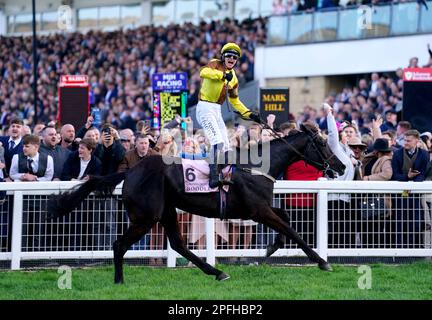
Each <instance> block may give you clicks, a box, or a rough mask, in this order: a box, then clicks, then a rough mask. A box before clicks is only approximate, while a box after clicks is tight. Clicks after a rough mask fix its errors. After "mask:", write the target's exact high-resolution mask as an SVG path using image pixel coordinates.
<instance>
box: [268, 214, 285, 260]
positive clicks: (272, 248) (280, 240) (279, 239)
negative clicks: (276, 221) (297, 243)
mask: <svg viewBox="0 0 432 320" xmlns="http://www.w3.org/2000/svg"><path fill="white" fill-rule="evenodd" d="M271 210H272V211H273V212H274V213H275V214H277V216H278V217H279V218H281V219H282V220H283V221H285V222H286V223H288V224H289V223H290V219H289V216H288V214H287V212H286V211H285V210H283V209H280V208H275V207H271ZM285 241H286V237H285V236H284V235H283V234H282V233H278V234H277V235H276V238H275V241H274V242H273V244H270V245H268V246H267V250H266V257H270V256H271V255H272V254H273V253H275V252H276V251H277V250H278V249H280V248H282V247H283V246H284V244H285Z"/></svg>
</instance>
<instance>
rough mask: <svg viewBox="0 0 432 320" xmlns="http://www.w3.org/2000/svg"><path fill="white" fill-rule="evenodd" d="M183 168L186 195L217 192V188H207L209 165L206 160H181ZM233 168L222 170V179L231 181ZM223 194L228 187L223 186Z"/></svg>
mask: <svg viewBox="0 0 432 320" xmlns="http://www.w3.org/2000/svg"><path fill="white" fill-rule="evenodd" d="M181 160H182V166H183V178H184V184H185V185H184V188H185V192H186V193H210V192H218V191H219V188H210V187H209V173H210V169H209V165H208V163H207V161H206V160H192V159H181ZM232 172H233V167H232V166H231V165H229V166H226V167H225V168H223V169H222V174H223V178H224V179H225V180H231V177H232ZM223 190H224V191H225V192H228V191H229V185H225V186H223Z"/></svg>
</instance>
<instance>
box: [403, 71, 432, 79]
mask: <svg viewBox="0 0 432 320" xmlns="http://www.w3.org/2000/svg"><path fill="white" fill-rule="evenodd" d="M403 80H404V81H418V82H429V81H432V68H406V69H404V73H403Z"/></svg>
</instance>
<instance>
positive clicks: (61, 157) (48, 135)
mask: <svg viewBox="0 0 432 320" xmlns="http://www.w3.org/2000/svg"><path fill="white" fill-rule="evenodd" d="M41 133H42V143H41V146H40V152H41V153H45V154H47V155H50V156H51V157H52V158H53V160H54V180H60V178H61V174H62V171H63V165H64V163H65V162H66V159H67V158H68V157H69V154H70V153H71V151H70V150H69V149H64V148H62V147H61V146H60V145H58V144H57V142H58V141H57V131H56V129H55V128H54V127H45V128H44V129H43V130H42V132H41Z"/></svg>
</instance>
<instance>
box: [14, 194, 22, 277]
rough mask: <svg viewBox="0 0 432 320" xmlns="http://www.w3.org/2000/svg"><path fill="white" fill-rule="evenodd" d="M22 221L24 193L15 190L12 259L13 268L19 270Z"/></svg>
mask: <svg viewBox="0 0 432 320" xmlns="http://www.w3.org/2000/svg"><path fill="white" fill-rule="evenodd" d="M22 221H23V193H22V191H15V192H14V200H13V216H12V261H11V269H12V270H19V269H20V262H21V249H22V248H21V242H22V227H23V226H22Z"/></svg>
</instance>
